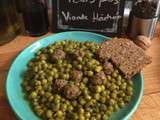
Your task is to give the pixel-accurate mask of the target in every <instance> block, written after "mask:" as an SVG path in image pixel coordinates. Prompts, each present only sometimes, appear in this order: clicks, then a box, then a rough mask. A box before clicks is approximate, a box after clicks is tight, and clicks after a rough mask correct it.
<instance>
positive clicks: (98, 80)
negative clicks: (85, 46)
mask: <svg viewBox="0 0 160 120" xmlns="http://www.w3.org/2000/svg"><path fill="white" fill-rule="evenodd" d="M105 79H106V75H105V74H104V72H103V71H100V72H98V73H97V74H96V75H95V76H94V78H93V79H92V80H91V82H92V84H93V85H101V84H102V83H103V80H105Z"/></svg>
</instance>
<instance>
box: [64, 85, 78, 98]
mask: <svg viewBox="0 0 160 120" xmlns="http://www.w3.org/2000/svg"><path fill="white" fill-rule="evenodd" d="M80 93H81V92H80V89H79V88H78V87H77V86H76V85H66V86H65V87H64V96H65V97H66V98H67V99H75V98H77V97H78V96H79V95H80Z"/></svg>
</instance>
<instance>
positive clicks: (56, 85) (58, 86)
mask: <svg viewBox="0 0 160 120" xmlns="http://www.w3.org/2000/svg"><path fill="white" fill-rule="evenodd" d="M65 85H67V81H66V80H63V79H57V80H55V81H54V83H53V89H54V90H57V91H60V90H62V88H63V87H64V86H65Z"/></svg>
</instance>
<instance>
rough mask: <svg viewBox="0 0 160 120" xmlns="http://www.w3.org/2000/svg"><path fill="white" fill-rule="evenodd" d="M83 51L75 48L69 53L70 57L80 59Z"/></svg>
mask: <svg viewBox="0 0 160 120" xmlns="http://www.w3.org/2000/svg"><path fill="white" fill-rule="evenodd" d="M84 55H85V53H84V51H82V50H76V51H74V52H73V53H71V54H70V57H71V58H73V59H75V60H82V59H83V57H84Z"/></svg>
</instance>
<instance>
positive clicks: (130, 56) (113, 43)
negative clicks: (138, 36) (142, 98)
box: [98, 38, 151, 79]
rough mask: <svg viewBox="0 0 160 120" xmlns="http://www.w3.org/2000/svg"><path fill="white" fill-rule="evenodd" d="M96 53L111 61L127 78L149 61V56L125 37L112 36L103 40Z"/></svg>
mask: <svg viewBox="0 0 160 120" xmlns="http://www.w3.org/2000/svg"><path fill="white" fill-rule="evenodd" d="M98 55H99V57H100V58H101V59H102V60H110V61H112V62H113V64H114V65H115V66H116V67H118V68H119V69H120V71H121V72H122V73H123V74H124V75H125V77H126V78H128V79H130V78H131V77H133V76H134V75H135V74H136V73H138V72H140V71H141V70H142V69H143V67H145V66H146V65H147V64H150V63H151V57H149V56H148V55H146V54H145V52H144V51H143V49H141V48H140V47H138V46H137V45H136V44H134V43H133V42H132V41H131V40H129V39H126V38H113V39H112V40H108V41H106V42H103V43H102V44H101V45H100V50H99V51H98Z"/></svg>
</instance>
